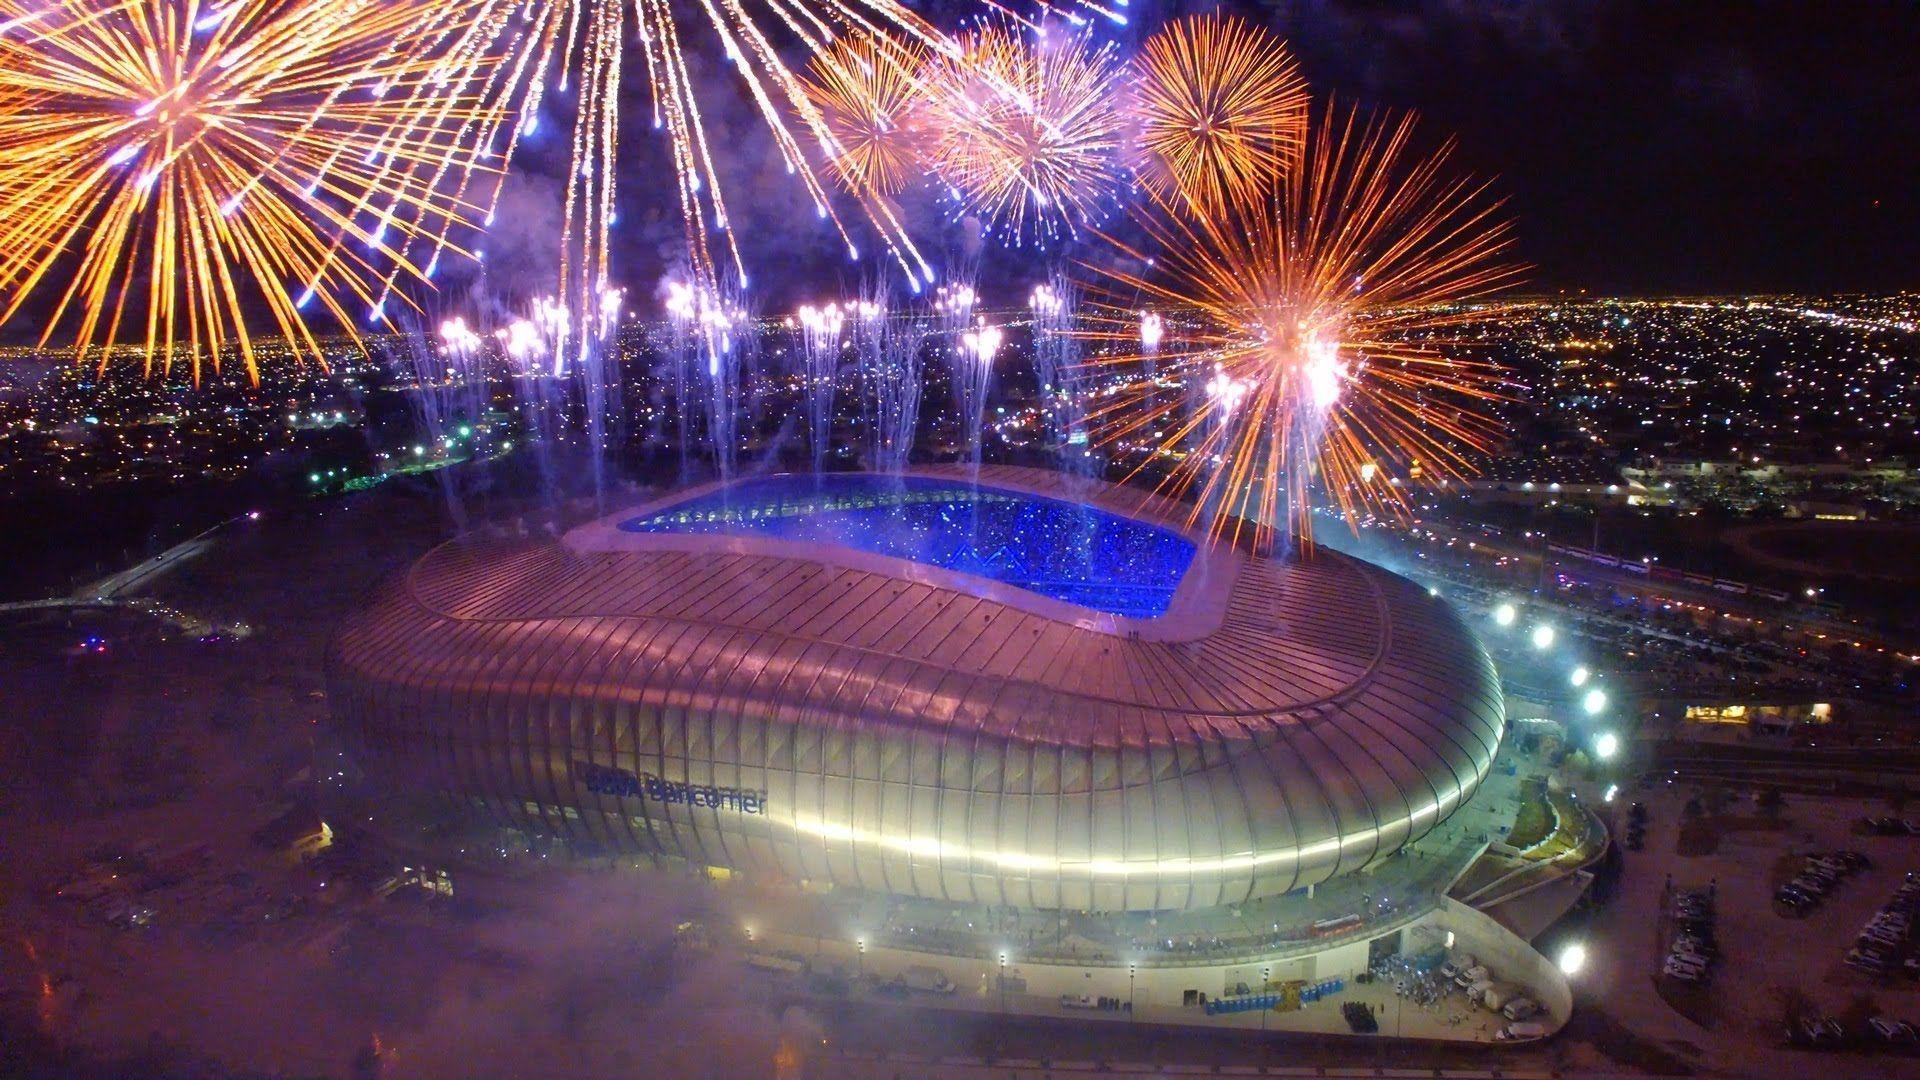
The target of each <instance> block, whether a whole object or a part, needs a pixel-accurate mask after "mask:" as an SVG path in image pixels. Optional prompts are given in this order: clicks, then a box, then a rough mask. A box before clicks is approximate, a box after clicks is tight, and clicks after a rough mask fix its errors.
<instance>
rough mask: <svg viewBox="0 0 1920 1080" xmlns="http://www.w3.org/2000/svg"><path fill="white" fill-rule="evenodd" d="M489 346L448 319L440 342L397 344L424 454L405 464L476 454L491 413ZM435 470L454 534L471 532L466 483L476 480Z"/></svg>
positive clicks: (397, 363) (406, 457)
mask: <svg viewBox="0 0 1920 1080" xmlns="http://www.w3.org/2000/svg"><path fill="white" fill-rule="evenodd" d="M485 347H486V341H485V339H484V338H482V337H481V336H480V335H479V334H477V333H475V332H474V331H473V330H471V329H470V328H468V326H467V324H466V321H465V320H464V319H460V318H451V319H447V320H445V321H443V322H442V323H441V324H440V331H439V338H438V340H437V341H434V340H429V339H428V337H427V335H426V334H425V333H424V332H423V331H416V332H414V333H411V334H408V335H407V336H406V337H405V338H403V339H401V340H400V341H398V342H396V343H394V344H393V345H392V346H391V349H392V351H391V352H390V353H389V358H390V360H391V361H392V365H391V366H392V370H393V375H394V378H395V382H396V383H399V384H401V385H403V386H405V385H408V384H410V389H408V391H407V392H406V401H407V407H408V411H409V412H410V413H411V414H412V417H413V423H414V431H415V433H416V435H415V442H414V443H413V447H415V448H418V450H419V452H418V453H403V456H402V459H401V460H402V464H403V466H412V467H422V466H424V465H425V464H426V463H427V461H428V458H427V455H428V453H429V452H430V453H432V455H433V458H432V460H433V461H436V462H439V461H443V460H451V459H452V458H453V457H454V455H456V454H457V453H461V452H468V453H471V452H472V449H471V448H472V446H473V444H474V441H475V434H476V430H477V428H478V426H479V425H480V422H481V419H482V417H483V416H484V415H485V413H486V411H487V374H486V348H485ZM429 448H430V449H429ZM413 459H418V460H413ZM433 471H434V473H435V477H436V479H437V480H438V482H439V485H440V494H441V497H442V498H444V499H445V500H446V504H447V514H448V516H449V517H450V518H451V519H452V520H453V527H454V530H455V531H456V532H465V531H466V530H467V523H468V515H467V499H466V494H467V493H466V491H465V490H464V489H463V487H462V484H463V481H465V482H471V480H472V478H471V477H470V476H464V475H463V473H464V470H457V469H452V468H438V469H435V470H433Z"/></svg>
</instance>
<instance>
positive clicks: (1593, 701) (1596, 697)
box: [1580, 687, 1607, 716]
mask: <svg viewBox="0 0 1920 1080" xmlns="http://www.w3.org/2000/svg"><path fill="white" fill-rule="evenodd" d="M1580 707H1581V708H1582V709H1585V710H1586V711H1587V715H1588V716H1598V715H1599V713H1600V710H1601V709H1604V708H1606V707H1607V693H1606V691H1604V690H1602V689H1600V688H1599V687H1595V688H1593V689H1592V690H1589V691H1587V695H1586V696H1585V697H1583V698H1581V699H1580Z"/></svg>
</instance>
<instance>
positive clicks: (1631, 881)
mask: <svg viewBox="0 0 1920 1080" xmlns="http://www.w3.org/2000/svg"><path fill="white" fill-rule="evenodd" d="M1704 794H1705V795H1706V796H1707V797H1704V798H1703V799H1702V801H1703V803H1707V804H1711V803H1714V802H1715V801H1716V800H1715V799H1713V798H1712V797H1711V793H1704ZM1702 795H1703V793H1702V792H1700V791H1699V790H1698V789H1695V788H1692V787H1688V786H1683V785H1678V784H1674V785H1669V784H1665V783H1660V784H1654V785H1652V786H1650V787H1647V788H1637V787H1635V786H1633V785H1626V786H1624V787H1623V790H1622V792H1621V794H1620V795H1619V797H1618V798H1617V799H1616V802H1615V803H1614V804H1612V806H1613V810H1614V813H1615V818H1616V822H1615V824H1616V827H1617V829H1618V832H1617V833H1616V835H1624V834H1625V832H1626V826H1627V821H1628V817H1629V810H1628V807H1629V806H1630V804H1631V802H1633V801H1639V802H1641V803H1643V804H1644V805H1645V807H1646V812H1647V821H1646V827H1645V842H1644V844H1643V845H1642V849H1641V850H1639V851H1630V852H1626V853H1625V859H1626V870H1625V873H1624V875H1623V877H1622V880H1621V882H1620V885H1619V891H1618V893H1617V894H1616V895H1615V897H1614V898H1613V900H1612V902H1611V903H1610V904H1609V905H1608V906H1607V908H1606V909H1605V910H1604V911H1603V912H1601V913H1600V915H1599V916H1598V917H1597V918H1596V919H1595V922H1594V925H1593V928H1592V933H1593V934H1594V937H1595V944H1596V946H1597V947H1596V948H1593V949H1591V950H1590V956H1591V957H1592V959H1591V960H1590V962H1589V965H1588V969H1587V970H1586V971H1585V972H1583V973H1582V975H1581V976H1580V978H1579V980H1577V981H1578V984H1579V985H1578V987H1577V989H1576V993H1578V994H1580V1003H1581V1005H1582V1006H1591V1007H1595V1008H1597V1009H1600V1010H1603V1011H1605V1012H1606V1013H1607V1014H1609V1015H1610V1016H1611V1017H1613V1018H1615V1019H1617V1020H1618V1021H1620V1022H1621V1023H1622V1024H1623V1025H1624V1026H1625V1027H1626V1028H1627V1029H1629V1030H1631V1031H1633V1032H1634V1033H1636V1034H1638V1035H1641V1036H1642V1037H1645V1038H1648V1039H1651V1040H1653V1041H1655V1042H1658V1043H1662V1044H1664V1045H1666V1046H1667V1047H1669V1048H1671V1049H1674V1050H1676V1051H1678V1052H1679V1053H1680V1054H1681V1056H1682V1057H1683V1058H1684V1059H1686V1060H1689V1061H1690V1062H1692V1063H1695V1064H1697V1065H1698V1066H1699V1067H1702V1068H1707V1069H1712V1070H1715V1071H1730V1072H1735V1073H1742V1074H1752V1073H1754V1072H1756V1071H1762V1070H1765V1069H1767V1068H1770V1067H1777V1068H1805V1067H1809V1065H1810V1064H1811V1063H1810V1062H1809V1061H1808V1060H1806V1054H1807V1051H1805V1050H1800V1049H1795V1048H1792V1047H1790V1046H1789V1044H1788V1041H1787V1021H1788V1018H1789V1016H1790V1015H1793V1016H1812V1017H1828V1016H1831V1017H1835V1018H1837V1019H1839V1020H1840V1021H1841V1022H1842V1024H1843V1026H1845V1027H1846V1028H1847V1034H1848V1036H1849V1041H1850V1042H1854V1043H1856V1044H1857V1045H1852V1046H1848V1047H1846V1048H1844V1049H1841V1050H1840V1051H1839V1052H1841V1053H1844V1054H1847V1055H1849V1056H1853V1055H1857V1056H1859V1057H1860V1059H1861V1060H1860V1061H1859V1062H1858V1066H1859V1067H1862V1068H1866V1067H1870V1066H1869V1065H1868V1064H1867V1060H1868V1059H1867V1055H1869V1054H1877V1053H1884V1052H1885V1051H1886V1048H1885V1047H1881V1046H1877V1045H1875V1044H1874V1043H1873V1042H1871V1041H1869V1040H1870V1039H1871V1035H1870V1034H1869V1030H1868V1019H1869V1017H1871V1016H1873V1015H1885V1016H1887V1017H1889V1018H1893V1019H1900V1020H1913V1019H1915V1018H1917V1017H1920V983H1915V982H1913V981H1911V980H1909V979H1907V978H1905V977H1904V976H1903V975H1895V976H1892V977H1889V978H1876V977H1872V976H1869V975H1867V974H1865V973H1863V972H1861V971H1859V970H1857V969H1856V968H1854V967H1849V966H1848V965H1847V963H1846V957H1847V952H1848V950H1849V948H1851V947H1852V945H1853V943H1854V941H1855V938H1856V937H1857V935H1859V933H1860V931H1861V928H1862V927H1863V926H1865V925H1867V924H1868V923H1869V921H1870V920H1871V919H1872V918H1873V916H1874V915H1875V913H1876V912H1877V911H1879V910H1880V908H1881V906H1882V905H1883V904H1885V903H1886V902H1887V901H1888V899H1889V898H1890V897H1891V896H1893V894H1894V892H1895V890H1896V889H1897V888H1898V886H1899V885H1900V884H1901V882H1902V880H1903V879H1904V876H1905V874H1906V873H1907V872H1908V871H1910V870H1920V838H1916V837H1888V836H1863V835H1858V834H1856V833H1855V831H1854V823H1855V822H1856V821H1858V820H1859V819H1860V818H1861V817H1863V816H1876V815H1879V814H1883V813H1885V806H1884V804H1883V803H1881V802H1879V801H1877V800H1858V799H1814V798H1810V797H1799V796H1788V797H1787V799H1786V803H1785V805H1784V806H1783V807H1782V808H1781V809H1780V811H1779V814H1778V822H1777V823H1775V822H1771V821H1769V820H1768V819H1767V816H1766V815H1765V814H1763V813H1761V812H1760V811H1759V810H1758V809H1757V808H1756V807H1755V806H1754V804H1753V802H1752V800H1751V798H1749V797H1746V796H1744V795H1741V794H1738V793H1728V795H1727V798H1726V800H1725V804H1724V806H1723V807H1722V809H1721V811H1720V812H1719V813H1718V814H1712V813H1707V814H1703V815H1702V816H1701V821H1700V822H1699V823H1697V824H1695V825H1693V826H1691V827H1690V828H1689V829H1688V830H1687V833H1688V836H1687V842H1686V843H1684V844H1683V843H1682V825H1683V821H1684V817H1683V810H1684V808H1685V806H1686V804H1687V803H1688V801H1689V800H1691V799H1693V798H1695V797H1697V796H1702ZM1843 849H1847V850H1856V851H1859V852H1861V853H1862V854H1864V855H1865V856H1866V857H1867V858H1868V859H1869V860H1871V862H1872V864H1873V868H1872V869H1870V870H1863V871H1860V872H1858V873H1855V874H1852V875H1850V876H1849V877H1848V878H1847V879H1846V880H1843V881H1839V882H1837V883H1836V884H1835V885H1834V886H1833V887H1831V888H1829V889H1828V891H1827V893H1826V895H1825V896H1823V897H1822V898H1821V899H1820V901H1819V902H1818V904H1817V905H1814V906H1812V907H1811V908H1810V909H1809V910H1807V911H1806V913H1805V915H1804V916H1803V917H1789V915H1787V914H1783V913H1782V909H1781V908H1780V907H1779V906H1778V905H1777V904H1776V903H1775V895H1776V892H1777V890H1778V889H1779V887H1780V886H1781V885H1783V884H1785V883H1786V882H1788V881H1790V880H1792V879H1793V878H1794V877H1796V876H1798V875H1799V874H1800V872H1801V871H1802V869H1803V868H1804V866H1805V864H1806V858H1807V856H1809V855H1818V854H1827V853H1831V852H1835V851H1838V850H1843ZM1682 850H1687V851H1696V852H1700V853H1698V854H1681V851H1682ZM1691 890H1700V891H1704V892H1707V893H1709V894H1710V897H1711V909H1712V924H1713V931H1714V933H1713V939H1714V943H1715V946H1716V953H1717V954H1716V955H1715V956H1714V957H1713V960H1712V963H1711V964H1710V965H1708V968H1707V973H1706V979H1705V980H1702V981H1701V982H1699V983H1686V982H1684V981H1683V980H1675V979H1671V978H1668V979H1667V980H1666V982H1667V985H1666V986H1663V987H1656V979H1657V978H1659V977H1660V973H1661V972H1662V970H1663V968H1664V967H1666V965H1667V964H1668V963H1669V957H1670V956H1671V954H1672V953H1673V952H1674V948H1673V945H1674V939H1675V937H1676V935H1677V934H1678V933H1680V932H1681V928H1679V927H1677V926H1676V925H1675V923H1676V919H1675V914H1674V913H1675V905H1676V900H1677V898H1678V896H1679V895H1680V894H1682V893H1685V892H1688V891H1691ZM1656 915H1658V917H1657V918H1656ZM1676 986H1678V987H1682V988H1684V987H1687V986H1698V987H1710V989H1705V990H1703V991H1702V992H1699V993H1696V994H1694V995H1692V996H1691V997H1689V995H1687V994H1686V993H1685V992H1684V990H1683V992H1682V993H1680V994H1678V995H1675V994H1673V993H1671V991H1673V990H1674V989H1675V988H1676ZM1661 990H1666V991H1669V993H1668V994H1666V996H1664V997H1663V995H1662V993H1661V992H1660V991H1661ZM1669 998H1673V999H1675V1001H1676V1003H1677V1004H1679V1005H1681V1006H1682V1008H1681V1009H1676V1008H1675V1007H1674V1005H1673V1004H1669V1000H1668V999H1669ZM1683 1013H1684V1015H1683ZM1849 1067H1853V1066H1849Z"/></svg>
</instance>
